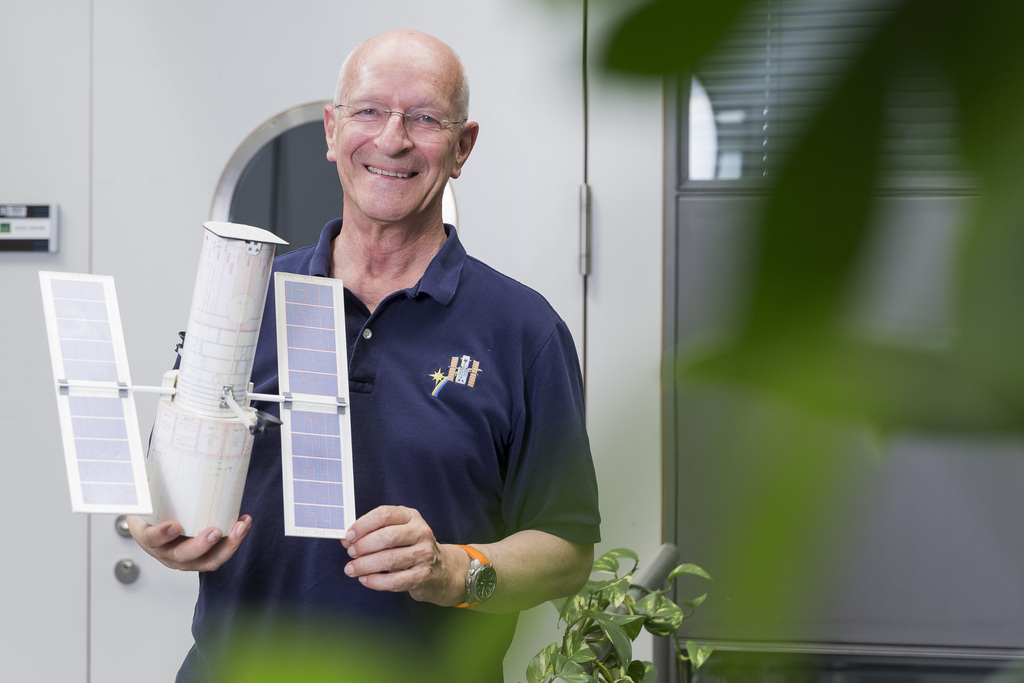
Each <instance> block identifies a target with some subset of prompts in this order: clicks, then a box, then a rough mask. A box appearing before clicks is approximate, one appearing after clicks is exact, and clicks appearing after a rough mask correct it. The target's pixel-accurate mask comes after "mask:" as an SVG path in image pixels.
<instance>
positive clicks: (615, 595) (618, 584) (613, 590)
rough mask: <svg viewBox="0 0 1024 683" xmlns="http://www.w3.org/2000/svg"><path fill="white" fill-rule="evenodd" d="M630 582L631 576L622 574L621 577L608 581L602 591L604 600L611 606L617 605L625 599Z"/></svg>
mask: <svg viewBox="0 0 1024 683" xmlns="http://www.w3.org/2000/svg"><path fill="white" fill-rule="evenodd" d="M630 584H632V577H630V576H628V575H627V576H623V577H622V578H621V579H616V580H614V581H612V582H610V583H609V584H608V585H607V586H606V587H605V588H604V590H603V591H602V594H603V596H604V598H605V600H607V601H608V604H609V605H611V606H612V607H618V606H619V605H621V604H622V603H623V601H624V600H625V599H626V596H627V595H628V594H629V587H630Z"/></svg>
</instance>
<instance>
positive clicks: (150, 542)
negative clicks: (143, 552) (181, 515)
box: [140, 520, 181, 549]
mask: <svg viewBox="0 0 1024 683" xmlns="http://www.w3.org/2000/svg"><path fill="white" fill-rule="evenodd" d="M140 521H141V520H140ZM143 524H145V522H143ZM141 533H142V543H143V544H144V545H145V546H148V547H149V548H154V549H156V548H162V547H163V546H165V545H167V544H168V543H170V542H172V541H175V540H177V538H178V537H179V536H181V526H180V525H179V524H178V523H177V522H161V523H160V524H156V525H154V526H149V525H146V526H144V527H143V528H142V529H141Z"/></svg>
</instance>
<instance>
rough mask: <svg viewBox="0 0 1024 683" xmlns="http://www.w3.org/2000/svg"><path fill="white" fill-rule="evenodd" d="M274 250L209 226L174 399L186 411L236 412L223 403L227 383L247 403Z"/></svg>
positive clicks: (207, 413) (224, 414) (212, 414)
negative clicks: (217, 232)
mask: <svg viewBox="0 0 1024 683" xmlns="http://www.w3.org/2000/svg"><path fill="white" fill-rule="evenodd" d="M207 225H208V226H209V225H210V224H207ZM250 229H251V230H258V228H250ZM260 232H265V231H262V230H261V231H260ZM268 234H269V233H268ZM274 249H275V247H274V245H273V244H266V243H263V242H255V241H246V240H244V239H234V238H231V237H224V236H221V235H218V234H216V233H214V232H213V230H211V229H207V231H206V233H205V235H204V240H203V250H202V254H201V256H200V260H199V271H198V273H197V274H196V286H195V290H194V292H193V294H192V307H191V309H190V310H189V316H188V326H187V327H186V328H185V343H184V346H183V347H182V350H181V367H180V370H179V376H178V393H177V394H176V395H175V397H174V402H175V403H176V404H177V405H178V407H179V408H181V409H182V410H186V411H190V412H194V413H196V414H197V415H205V416H208V417H221V418H227V417H229V416H230V415H233V413H232V412H231V409H230V408H228V407H226V406H222V402H221V393H222V390H223V387H225V386H230V387H231V391H232V394H233V395H234V397H235V400H236V401H237V402H238V403H240V404H241V403H243V402H244V401H245V393H246V390H247V388H248V385H249V376H250V375H251V374H252V364H253V358H254V356H255V353H256V340H257V338H258V337H259V334H260V322H261V321H262V320H263V305H264V303H265V302H266V299H267V286H268V285H269V283H270V271H271V266H272V263H273V260H274Z"/></svg>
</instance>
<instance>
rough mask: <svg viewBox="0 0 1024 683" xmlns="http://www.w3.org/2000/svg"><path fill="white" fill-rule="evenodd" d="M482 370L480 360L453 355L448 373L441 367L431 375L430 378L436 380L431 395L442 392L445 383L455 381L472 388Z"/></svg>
mask: <svg viewBox="0 0 1024 683" xmlns="http://www.w3.org/2000/svg"><path fill="white" fill-rule="evenodd" d="M479 372H480V361H478V360H473V359H472V358H470V357H469V356H463V357H462V358H459V357H458V356H452V362H451V365H449V366H448V374H447V375H446V374H444V370H442V369H441V368H438V369H437V372H434V373H433V374H432V375H430V378H431V379H433V380H434V390H433V391H432V392H430V395H431V396H435V397H436V396H437V395H438V394H440V393H441V389H443V388H444V387H445V385H447V384H449V383H452V382H454V383H455V384H462V385H463V386H467V387H470V388H472V386H473V385H474V384H476V376H477V373H479Z"/></svg>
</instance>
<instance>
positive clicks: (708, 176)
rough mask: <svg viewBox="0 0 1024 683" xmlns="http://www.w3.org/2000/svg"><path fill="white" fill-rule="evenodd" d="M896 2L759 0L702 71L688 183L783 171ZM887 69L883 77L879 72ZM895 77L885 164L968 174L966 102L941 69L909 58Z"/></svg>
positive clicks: (692, 107)
mask: <svg viewBox="0 0 1024 683" xmlns="http://www.w3.org/2000/svg"><path fill="white" fill-rule="evenodd" d="M898 4H899V3H898V2H897V1H896V0H756V1H755V2H752V3H750V5H749V6H748V7H747V10H746V11H745V13H744V14H743V15H742V16H741V17H740V19H739V20H738V21H737V23H736V25H735V26H734V28H733V30H732V31H731V32H730V34H729V35H728V36H727V38H726V39H725V40H724V41H723V43H722V44H721V45H720V46H719V48H718V49H716V51H715V52H714V53H713V54H711V55H709V56H708V57H707V58H706V59H705V60H704V61H703V62H702V63H701V64H699V65H698V67H697V68H696V70H695V73H694V74H693V80H692V84H691V87H690V88H689V92H690V97H689V116H688V117H685V118H684V120H686V121H687V124H686V126H687V128H688V130H687V131H686V133H687V137H685V138H681V139H686V140H688V145H687V148H688V152H689V154H688V157H689V163H688V174H687V177H688V179H689V180H729V179H732V180H736V179H744V180H746V179H756V178H760V177H768V176H771V175H772V174H774V173H777V172H778V169H779V167H780V165H781V164H782V163H783V162H784V161H785V159H786V155H787V152H788V151H789V150H790V149H791V148H792V146H793V144H794V141H795V139H796V138H797V137H798V135H799V134H800V132H801V130H803V128H804V126H805V125H806V124H807V122H808V121H809V120H811V117H812V116H813V115H814V113H815V112H816V111H817V109H818V108H819V107H820V106H821V105H822V103H823V101H824V97H825V96H827V94H828V93H829V92H830V91H831V89H832V88H834V87H835V86H836V85H837V83H838V82H839V80H840V79H841V78H842V77H843V76H844V74H845V73H847V70H848V69H849V68H850V66H851V65H852V64H853V60H855V59H857V57H858V55H859V54H860V53H861V51H862V50H863V49H864V48H865V47H866V46H867V45H868V43H869V41H870V40H871V39H872V38H873V37H874V35H875V34H876V33H877V32H878V31H879V30H880V29H881V28H882V27H883V26H884V25H885V23H886V22H887V21H889V20H890V19H891V18H892V17H893V16H894V14H895V10H896V8H897V7H898ZM880 76H882V75H880ZM884 77H885V78H886V79H887V81H888V84H889V85H888V88H887V93H888V98H887V100H886V102H885V108H886V128H885V139H884V141H883V144H884V149H885V161H884V168H885V172H886V174H887V175H888V176H890V177H892V178H895V179H914V180H921V179H924V180H928V179H934V178H949V177H953V176H961V175H962V169H961V166H962V163H961V160H960V158H959V156H958V154H957V142H956V139H957V138H956V134H957V107H956V101H955V98H954V96H953V93H952V91H951V89H950V88H949V87H948V86H947V84H946V82H945V81H944V79H943V77H942V76H941V74H939V73H938V72H937V71H935V70H933V69H932V70H930V67H929V66H928V65H927V64H925V63H923V62H921V63H918V64H910V63H908V64H903V65H901V66H900V68H899V69H898V70H896V71H894V72H892V73H887V74H884Z"/></svg>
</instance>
